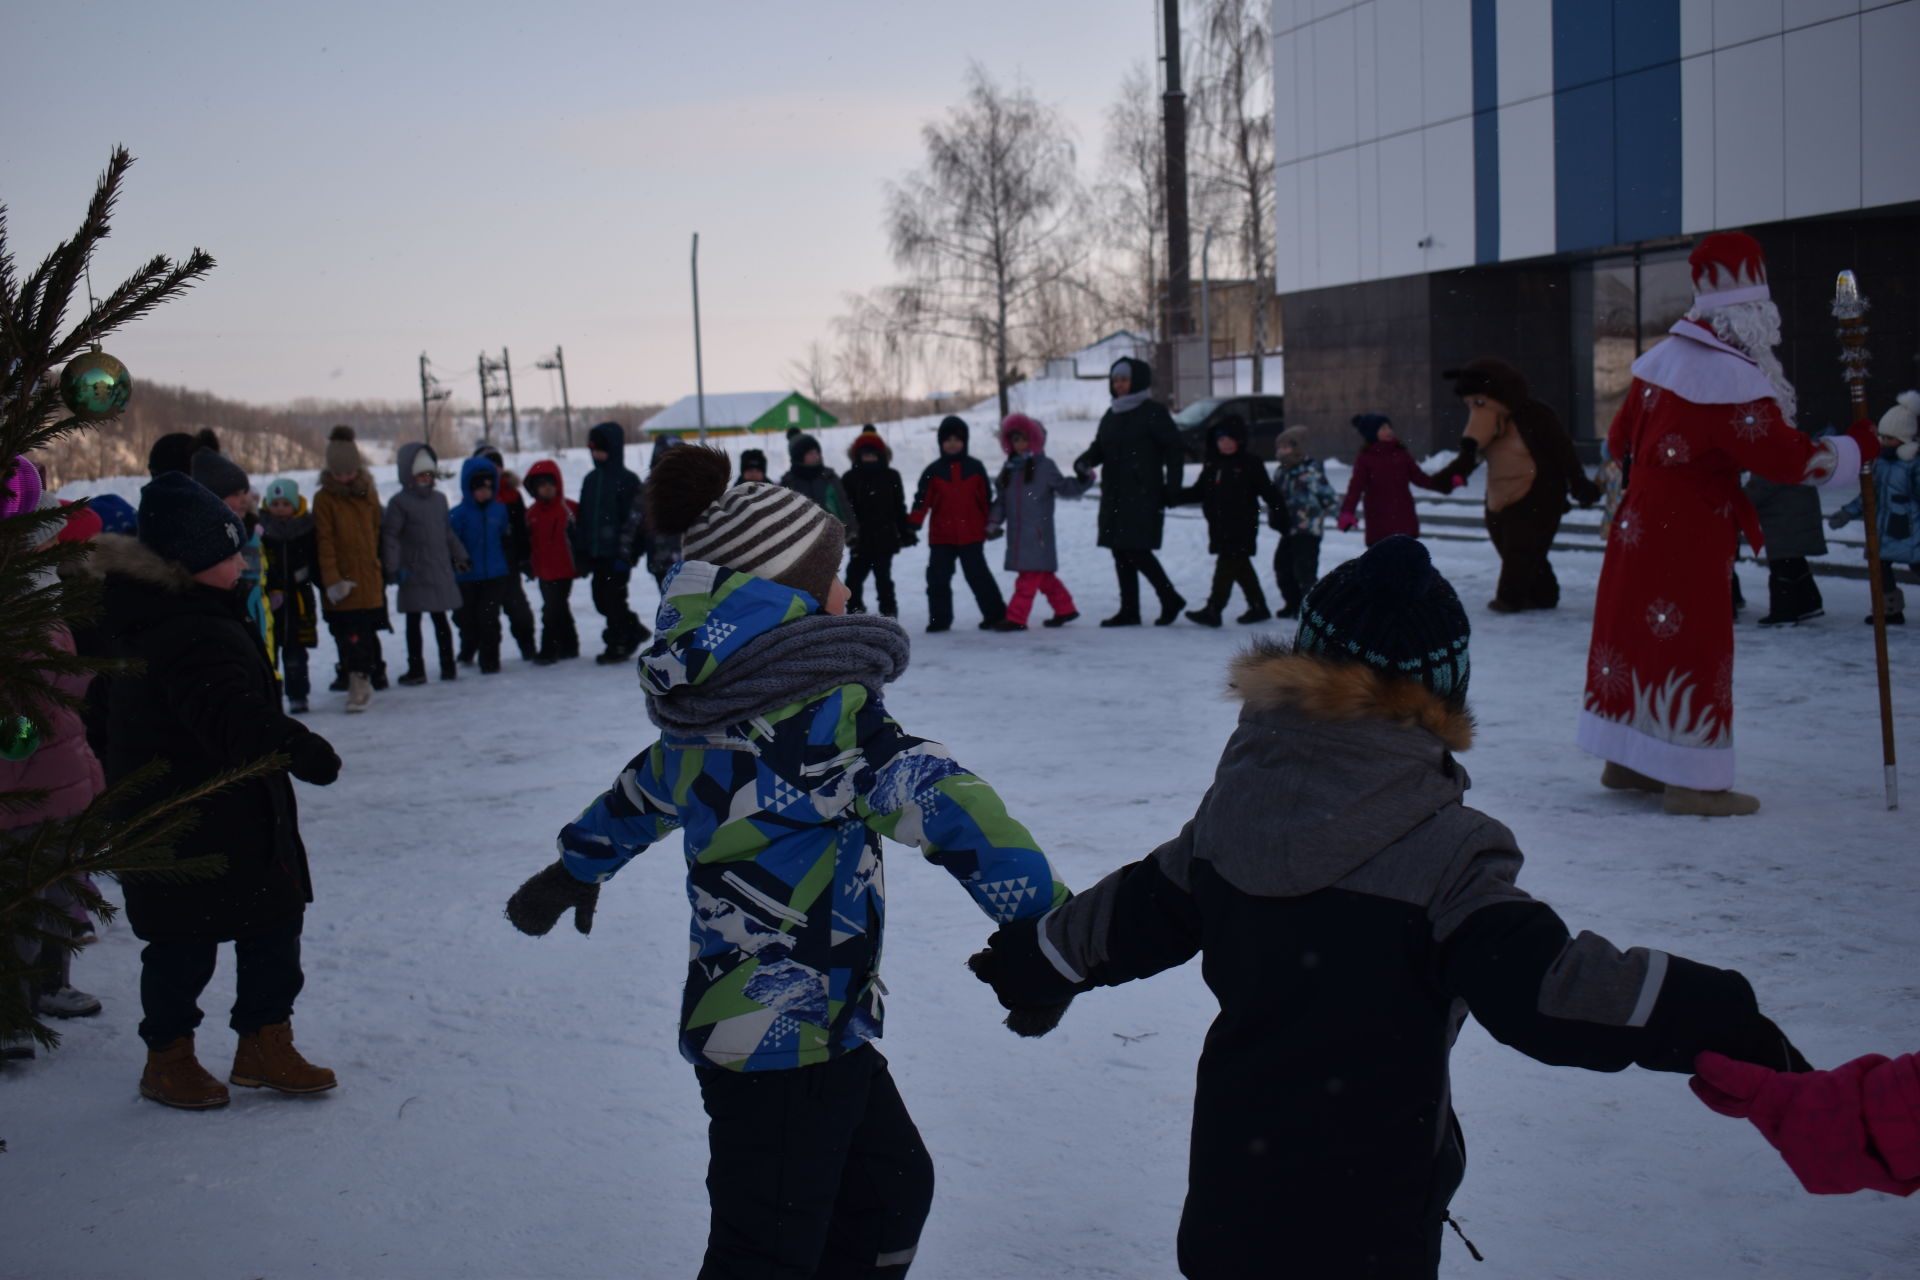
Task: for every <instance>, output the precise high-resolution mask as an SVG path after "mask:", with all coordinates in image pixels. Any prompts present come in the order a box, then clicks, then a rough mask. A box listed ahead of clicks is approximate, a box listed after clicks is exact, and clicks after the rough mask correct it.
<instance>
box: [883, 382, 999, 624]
mask: <svg viewBox="0 0 1920 1280" xmlns="http://www.w3.org/2000/svg"><path fill="white" fill-rule="evenodd" d="M968 435H969V432H968V430H967V424H966V423H964V422H962V421H961V420H960V419H959V418H956V417H954V416H952V415H951V414H949V415H948V416H947V417H946V419H945V420H944V421H942V422H941V423H940V431H939V440H940V456H939V457H937V458H935V459H934V460H933V461H932V462H930V463H928V464H927V469H926V470H925V471H922V472H921V473H920V488H919V490H918V491H917V492H915V494H914V495H913V514H912V515H910V516H908V517H907V518H908V519H909V520H911V521H913V525H914V528H916V529H917V528H919V527H920V526H921V525H923V524H925V523H926V522H927V520H928V519H929V518H931V519H932V521H933V527H932V529H931V530H930V531H929V532H928V534H927V542H928V544H929V546H930V548H931V550H930V553H929V555H928V556H927V630H929V631H945V630H946V629H947V628H949V627H951V626H952V625H953V569H954V565H955V564H958V565H959V566H960V570H961V572H962V573H965V574H966V575H967V585H968V586H969V587H971V588H973V599H974V603H976V604H978V605H979V606H980V629H981V630H982V631H991V630H993V629H994V628H995V627H997V626H999V625H1000V619H1002V618H1004V617H1006V616H1007V602H1006V600H1005V599H1004V598H1002V596H1001V595H1000V584H999V583H998V582H997V581H995V580H994V576H993V570H991V569H989V568H988V567H987V554H986V550H985V548H986V545H987V513H988V512H989V511H991V510H992V509H993V484H992V482H991V481H989V480H988V479H987V469H986V467H985V466H983V465H982V464H981V462H980V459H978V458H976V457H974V456H973V455H971V454H969V453H968V452H967V437H968Z"/></svg>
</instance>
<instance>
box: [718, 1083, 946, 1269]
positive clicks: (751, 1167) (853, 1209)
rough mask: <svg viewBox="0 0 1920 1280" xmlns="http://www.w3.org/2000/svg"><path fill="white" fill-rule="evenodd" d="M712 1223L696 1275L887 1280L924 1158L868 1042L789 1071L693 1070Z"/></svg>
mask: <svg viewBox="0 0 1920 1280" xmlns="http://www.w3.org/2000/svg"><path fill="white" fill-rule="evenodd" d="M697 1070H698V1072H699V1076H700V1096H701V1099H702V1101H703V1102H705V1104H706V1108H707V1115H708V1117H709V1118H710V1123H709V1124H708V1125H707V1149H708V1164H707V1196H708V1199H709V1200H710V1201H711V1202H712V1205H713V1221H712V1225H711V1227H710V1228H709V1230H708V1234H707V1255H706V1260H705V1262H704V1263H703V1264H702V1265H701V1268H700V1275H699V1280H882V1278H883V1277H884V1278H886V1280H893V1278H894V1277H901V1276H905V1275H906V1274H907V1267H908V1265H909V1264H910V1263H912V1261H913V1254H914V1250H915V1249H916V1248H917V1247H918V1245H919V1241H920V1228H921V1226H922V1224H924V1223H925V1222H926V1220H927V1210H928V1209H929V1208H930V1207H932V1204H933V1160H932V1158H931V1157H930V1156H928V1154H927V1147H926V1144H925V1143H924V1142H922V1141H921V1140H920V1131H919V1130H918V1129H916V1128H914V1124H913V1118H912V1117H911V1116H909V1115H908V1114H907V1108H906V1104H905V1103H903V1102H902V1101H901V1100H900V1091H899V1090H898V1089H896V1088H895V1087H894V1084H893V1076H892V1074H891V1073H889V1072H888V1070H887V1060H886V1059H885V1058H883V1057H881V1056H880V1051H879V1050H878V1049H875V1048H874V1047H873V1046H872V1045H864V1046H862V1047H861V1048H858V1049H856V1050H854V1051H853V1052H852V1053H849V1054H847V1055H846V1056H845V1057H841V1058H835V1059H833V1060H832V1061H830V1062H824V1063H821V1064H820V1065H818V1066H812V1067H797V1068H795V1069H793V1070H791V1071H723V1070H720V1069H718V1068H712V1067H701V1068H698V1069H697Z"/></svg>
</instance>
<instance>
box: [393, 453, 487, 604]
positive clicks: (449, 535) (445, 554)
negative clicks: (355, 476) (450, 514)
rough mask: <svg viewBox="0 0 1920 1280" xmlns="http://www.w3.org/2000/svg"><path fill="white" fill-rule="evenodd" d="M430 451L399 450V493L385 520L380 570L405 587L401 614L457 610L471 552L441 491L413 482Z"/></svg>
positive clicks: (397, 597)
mask: <svg viewBox="0 0 1920 1280" xmlns="http://www.w3.org/2000/svg"><path fill="white" fill-rule="evenodd" d="M426 447H427V446H425V445H424V444H419V443H417V442H416V443H414V444H403V445H401V446H400V461H399V471H400V492H399V493H396V494H395V495H393V499H392V501H390V502H388V503H387V510H386V514H385V515H384V516H383V517H382V518H381V521H380V567H381V568H382V569H384V570H386V573H387V576H388V577H389V578H392V579H394V580H396V581H399V583H400V589H399V590H398V591H397V592H395V593H394V608H395V609H397V610H399V611H400V612H401V613H444V612H446V611H447V610H450V609H458V608H459V607H460V587H459V585H458V584H457V583H455V582H454V580H453V575H454V571H455V569H456V568H457V567H458V566H460V565H464V564H465V563H466V562H467V552H466V548H464V547H462V546H461V545H460V540H459V539H458V538H457V537H455V536H454V533H453V525H452V524H450V523H449V522H448V520H447V496H446V495H445V494H443V493H441V492H440V491H439V490H438V489H428V490H426V491H424V492H422V491H421V490H420V489H417V488H415V487H414V486H413V485H412V484H411V483H410V481H411V479H412V476H413V459H414V456H415V455H416V454H418V453H419V452H420V451H421V450H422V449H425V448H426ZM428 456H430V457H431V456H432V454H431V452H429V455H428ZM402 574H405V575H406V576H405V577H404V578H402V577H401V575H402Z"/></svg>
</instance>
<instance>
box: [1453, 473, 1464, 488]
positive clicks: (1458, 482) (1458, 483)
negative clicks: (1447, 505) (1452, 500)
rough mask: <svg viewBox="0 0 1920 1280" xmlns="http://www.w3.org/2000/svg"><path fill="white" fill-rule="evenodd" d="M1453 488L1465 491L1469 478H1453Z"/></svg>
mask: <svg viewBox="0 0 1920 1280" xmlns="http://www.w3.org/2000/svg"><path fill="white" fill-rule="evenodd" d="M1453 487H1454V488H1456V489H1464V488H1466V487H1467V478H1466V477H1465V476H1455V477H1454V478H1453Z"/></svg>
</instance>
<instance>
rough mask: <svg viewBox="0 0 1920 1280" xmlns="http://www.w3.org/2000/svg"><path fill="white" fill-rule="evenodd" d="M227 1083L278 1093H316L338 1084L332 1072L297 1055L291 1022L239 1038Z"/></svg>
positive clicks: (265, 1028)
mask: <svg viewBox="0 0 1920 1280" xmlns="http://www.w3.org/2000/svg"><path fill="white" fill-rule="evenodd" d="M227 1080H228V1082H229V1083H232V1084H237V1085H244V1086H245V1087H247V1088H249V1089H278V1090H279V1091H280V1092H281V1093H319V1092H320V1091H321V1090H323V1089H331V1088H333V1086H334V1085H336V1084H338V1083H339V1081H337V1080H335V1079H334V1078H333V1072H331V1071H329V1070H327V1069H326V1068H325V1067H316V1066H314V1065H313V1064H312V1063H311V1062H308V1061H307V1060H306V1059H305V1058H303V1057H301V1056H300V1051H299V1050H298V1049H296V1048H294V1047H293V1024H292V1023H291V1022H277V1023H275V1024H274V1025H273V1026H270V1027H262V1028H260V1029H259V1030H258V1031H256V1032H254V1033H253V1034H252V1035H244V1036H241V1037H240V1047H239V1049H238V1050H236V1051H235V1052H234V1055H233V1070H232V1071H231V1072H229V1073H228V1075H227Z"/></svg>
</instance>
